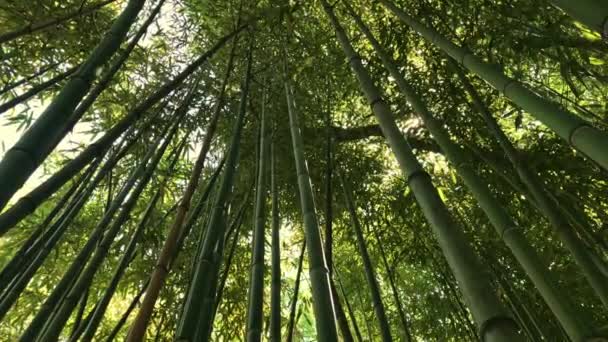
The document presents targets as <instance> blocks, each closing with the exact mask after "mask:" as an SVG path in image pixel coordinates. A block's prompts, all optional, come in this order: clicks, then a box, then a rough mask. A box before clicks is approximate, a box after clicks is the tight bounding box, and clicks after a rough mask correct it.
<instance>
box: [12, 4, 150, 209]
mask: <svg viewBox="0 0 608 342" xmlns="http://www.w3.org/2000/svg"><path fill="white" fill-rule="evenodd" d="M144 2H145V0H129V2H128V3H127V6H126V7H125V9H124V10H123V12H122V13H121V14H120V15H119V16H118V18H116V21H114V23H113V24H112V26H111V27H110V29H109V30H108V31H107V32H106V34H105V36H104V37H103V39H102V40H101V41H100V42H99V44H98V45H97V46H96V47H95V49H94V50H93V51H92V52H91V54H90V55H89V57H88V58H87V60H86V61H85V62H83V64H82V65H81V66H80V68H79V69H78V71H77V72H76V74H75V75H74V76H73V77H72V78H71V79H70V80H69V81H68V83H67V84H66V85H65V86H64V87H63V89H61V91H60V92H59V94H58V95H57V96H56V97H55V98H54V99H53V101H52V102H51V104H50V105H49V106H48V107H47V108H46V109H45V110H44V112H43V113H42V114H41V115H40V117H39V118H38V119H37V120H36V121H35V122H34V123H33V124H32V126H31V127H30V128H29V129H28V130H27V131H26V132H25V133H24V134H23V135H22V136H21V137H20V138H19V140H18V141H17V143H15V145H14V146H13V147H11V148H10V149H9V150H8V151H7V152H6V154H5V155H4V158H3V159H2V160H1V161H0V179H2V183H1V186H0V210H2V209H3V208H4V206H5V205H6V203H7V202H8V201H9V200H10V198H11V197H12V196H13V194H14V193H15V192H16V191H17V190H18V189H19V188H20V187H21V186H22V185H23V183H25V181H26V180H27V179H28V178H29V177H30V175H31V174H32V173H33V172H34V171H35V170H36V168H38V166H39V165H40V164H41V163H42V162H43V161H44V160H45V159H46V157H47V156H48V154H49V153H50V152H51V151H52V149H53V148H54V144H55V142H56V141H57V140H60V139H59V137H60V136H64V135H65V125H66V122H67V121H68V119H69V118H70V115H71V114H72V113H73V111H74V109H75V108H76V106H77V105H78V103H79V102H80V100H82V98H83V97H84V96H85V95H86V93H87V92H88V91H89V89H90V88H91V85H92V83H93V81H94V80H95V78H96V77H95V76H96V71H97V70H98V69H99V68H100V67H101V66H103V65H104V64H105V63H106V62H107V61H108V60H109V59H110V58H111V57H112V55H114V53H115V52H116V50H118V48H119V47H120V44H121V43H122V41H123V40H124V38H125V36H126V35H127V32H128V31H129V28H130V27H131V25H132V24H133V23H134V22H135V19H136V18H137V15H138V14H139V12H140V10H141V8H142V7H143V5H144Z"/></svg>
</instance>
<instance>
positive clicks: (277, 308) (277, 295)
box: [268, 137, 281, 342]
mask: <svg viewBox="0 0 608 342" xmlns="http://www.w3.org/2000/svg"><path fill="white" fill-rule="evenodd" d="M275 144H276V142H275V140H274V137H273V139H272V143H271V145H270V191H271V193H272V233H271V260H272V261H271V263H272V266H271V267H272V270H271V282H270V335H269V338H268V339H269V340H270V341H271V342H280V341H281V237H280V229H281V222H280V219H279V190H278V187H277V165H276V163H277V161H276V154H275V153H276V151H275Z"/></svg>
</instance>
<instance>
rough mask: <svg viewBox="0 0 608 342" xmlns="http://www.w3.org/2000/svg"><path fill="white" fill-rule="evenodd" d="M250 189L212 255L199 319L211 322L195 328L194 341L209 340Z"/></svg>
mask: <svg viewBox="0 0 608 342" xmlns="http://www.w3.org/2000/svg"><path fill="white" fill-rule="evenodd" d="M250 194H251V191H249V192H247V195H246V196H245V199H244V200H243V203H242V204H241V207H240V209H239V210H238V211H237V214H236V216H235V217H234V219H233V220H232V223H231V224H230V228H229V229H228V231H227V232H226V236H225V237H224V238H220V239H218V242H217V247H216V250H215V252H214V255H213V267H212V269H211V276H210V277H211V280H210V286H209V288H208V289H205V290H206V292H205V295H204V298H203V301H202V302H201V309H202V310H201V313H200V318H199V320H200V321H209V322H211V324H209V325H208V326H207V331H202V329H197V331H196V334H195V340H196V341H210V340H211V333H212V331H213V329H212V326H213V321H214V320H215V314H216V312H217V308H218V307H219V304H220V301H221V300H222V297H221V296H222V295H223V291H224V286H225V285H226V279H227V278H228V270H229V269H230V264H231V262H232V257H233V256H234V254H233V253H234V250H235V247H236V243H237V241H238V235H239V230H240V229H241V226H242V223H243V215H244V214H245V209H246V208H247V205H248V203H249V195H250ZM232 231H235V239H234V240H233V244H232V247H231V250H230V255H229V256H228V260H227V262H226V266H225V270H224V273H223V274H222V279H221V281H219V282H218V279H219V277H220V268H221V266H222V262H223V258H224V246H225V244H226V241H227V240H228V238H229V236H230V234H231V232H232Z"/></svg>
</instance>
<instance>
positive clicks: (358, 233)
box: [336, 170, 393, 342]
mask: <svg viewBox="0 0 608 342" xmlns="http://www.w3.org/2000/svg"><path fill="white" fill-rule="evenodd" d="M336 174H337V176H338V179H339V180H340V184H341V185H342V191H343V193H344V201H345V203H346V208H347V210H348V213H349V215H350V220H351V224H352V226H353V230H354V232H355V238H356V240H357V247H358V248H359V254H360V255H361V259H362V260H363V267H364V271H365V278H366V279H367V285H368V286H369V289H370V293H371V297H372V306H373V308H374V311H375V313H376V319H377V320H378V325H379V327H380V335H381V336H382V341H384V342H387V341H392V340H393V337H392V336H391V327H390V325H389V322H388V317H387V316H386V310H385V308H384V303H383V302H382V293H381V292H380V285H379V284H378V279H376V271H375V269H374V265H373V263H372V260H371V257H370V256H369V252H368V250H367V243H366V242H365V237H364V236H363V229H362V228H361V222H360V221H359V217H358V216H357V209H356V207H355V201H354V199H353V195H352V191H351V190H350V186H349V184H348V183H346V181H345V179H344V176H343V175H342V172H341V171H340V170H336Z"/></svg>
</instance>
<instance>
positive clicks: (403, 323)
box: [373, 229, 412, 342]
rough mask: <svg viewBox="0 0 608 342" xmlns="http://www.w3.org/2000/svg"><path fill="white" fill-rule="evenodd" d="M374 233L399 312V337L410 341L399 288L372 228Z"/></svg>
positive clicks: (378, 238)
mask: <svg viewBox="0 0 608 342" xmlns="http://www.w3.org/2000/svg"><path fill="white" fill-rule="evenodd" d="M373 231H374V235H375V237H376V242H377V243H378V249H379V250H380V256H381V257H382V263H383V264H384V269H385V270H386V275H387V277H388V282H389V285H390V287H391V292H392V295H393V300H394V301H395V305H396V306H397V313H398V314H399V321H400V322H401V330H402V332H401V335H402V337H401V339H402V340H403V341H405V342H410V341H412V334H411V333H410V327H409V324H408V321H407V317H406V316H405V310H404V309H403V303H402V302H401V299H400V298H399V290H398V289H397V286H396V284H395V275H394V274H393V272H392V271H391V268H390V266H389V264H388V259H387V258H386V252H385V251H384V245H383V243H382V241H381V240H380V234H378V231H377V230H376V229H374V230H373Z"/></svg>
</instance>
